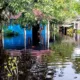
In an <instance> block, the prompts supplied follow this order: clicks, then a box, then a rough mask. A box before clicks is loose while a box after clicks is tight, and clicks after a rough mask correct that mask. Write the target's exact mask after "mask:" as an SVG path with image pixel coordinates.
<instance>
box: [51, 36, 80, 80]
mask: <svg viewBox="0 0 80 80" xmlns="http://www.w3.org/2000/svg"><path fill="white" fill-rule="evenodd" d="M71 40H72V41H75V43H76V47H75V48H74V50H73V52H72V54H71V58H69V57H66V56H65V58H64V61H62V60H59V61H58V56H59V55H56V56H55V57H56V60H57V62H53V63H49V66H52V67H54V69H55V73H54V74H53V78H52V80H80V35H77V36H76V35H74V37H73V38H71ZM68 41H69V40H68Z"/></svg>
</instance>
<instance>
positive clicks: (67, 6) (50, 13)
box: [0, 0, 80, 26]
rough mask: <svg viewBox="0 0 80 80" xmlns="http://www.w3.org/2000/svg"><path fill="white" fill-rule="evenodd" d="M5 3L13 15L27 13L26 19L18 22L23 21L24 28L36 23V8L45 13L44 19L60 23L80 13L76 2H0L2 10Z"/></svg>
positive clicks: (8, 0)
mask: <svg viewBox="0 0 80 80" xmlns="http://www.w3.org/2000/svg"><path fill="white" fill-rule="evenodd" d="M5 3H7V4H8V6H7V10H9V11H10V13H12V14H18V13H19V12H25V15H24V17H23V18H22V19H19V20H18V22H20V20H21V22H22V24H23V25H24V26H25V25H26V23H27V24H32V23H34V21H35V16H34V14H33V9H35V8H36V9H39V10H40V11H41V12H43V14H44V16H45V17H43V19H44V18H45V19H48V18H49V17H51V18H52V19H53V18H55V19H57V20H58V21H60V22H65V20H71V19H72V18H74V17H75V16H76V15H77V14H79V13H80V10H79V8H80V3H79V2H77V1H76V0H0V9H2V8H3V5H4V4H5ZM43 24H44V23H43Z"/></svg>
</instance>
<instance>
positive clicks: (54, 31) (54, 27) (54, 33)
mask: <svg viewBox="0 0 80 80" xmlns="http://www.w3.org/2000/svg"><path fill="white" fill-rule="evenodd" d="M53 31H54V41H55V24H54V27H53Z"/></svg>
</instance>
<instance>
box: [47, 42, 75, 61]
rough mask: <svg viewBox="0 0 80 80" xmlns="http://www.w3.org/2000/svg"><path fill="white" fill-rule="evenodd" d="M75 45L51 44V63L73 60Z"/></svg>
mask: <svg viewBox="0 0 80 80" xmlns="http://www.w3.org/2000/svg"><path fill="white" fill-rule="evenodd" d="M73 48H74V44H69V43H57V42H56V43H53V44H51V50H53V52H52V53H51V55H50V56H48V61H49V62H54V61H55V60H59V59H63V60H64V59H65V57H69V58H71V54H72V52H73Z"/></svg>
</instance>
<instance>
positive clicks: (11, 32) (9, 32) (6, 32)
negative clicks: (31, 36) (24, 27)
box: [4, 30, 19, 37]
mask: <svg viewBox="0 0 80 80" xmlns="http://www.w3.org/2000/svg"><path fill="white" fill-rule="evenodd" d="M18 35H19V33H18V32H15V31H12V30H5V32H4V37H13V36H18Z"/></svg>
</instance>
